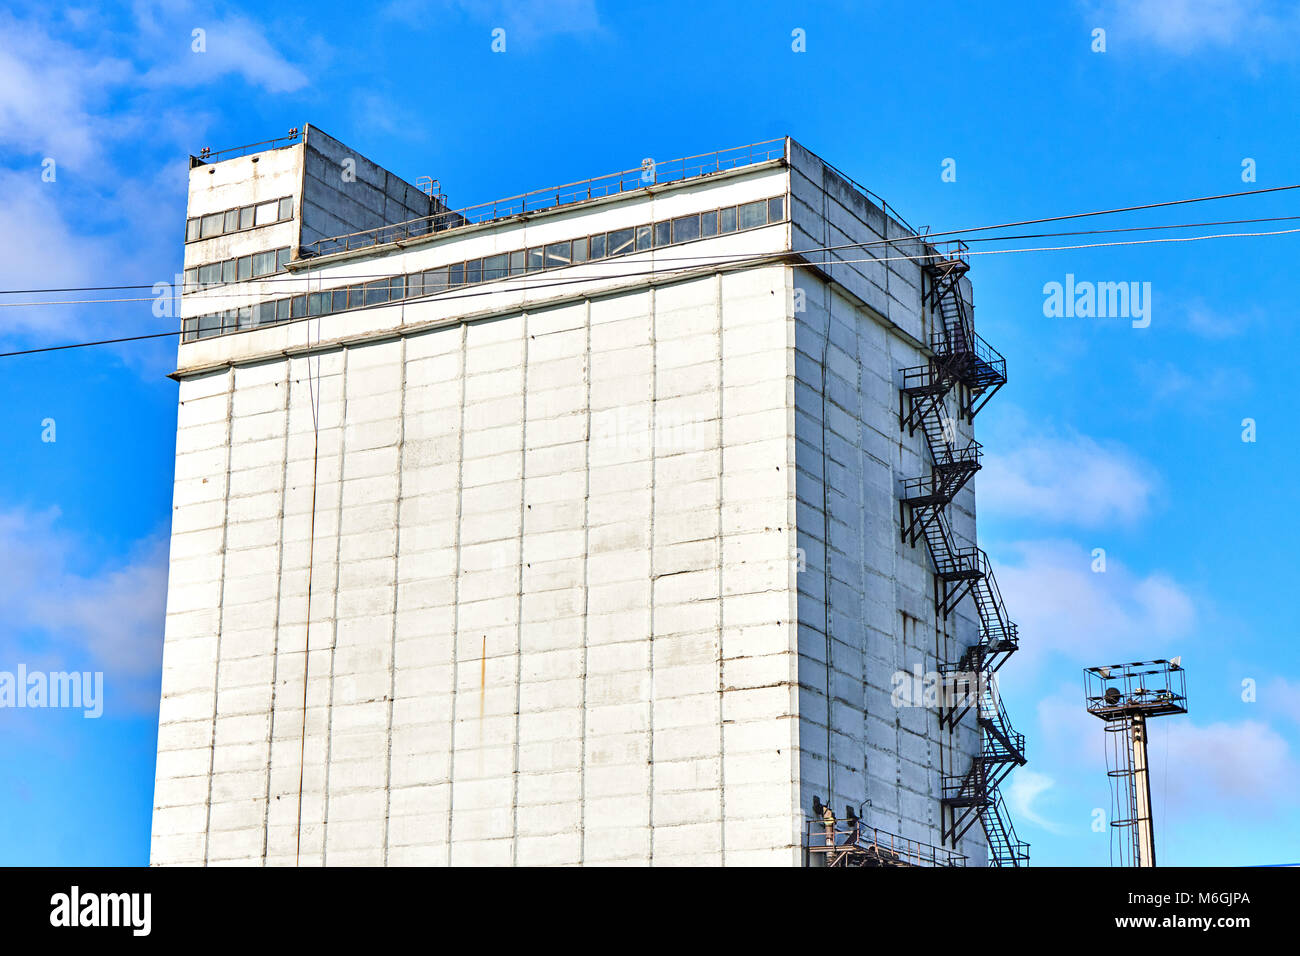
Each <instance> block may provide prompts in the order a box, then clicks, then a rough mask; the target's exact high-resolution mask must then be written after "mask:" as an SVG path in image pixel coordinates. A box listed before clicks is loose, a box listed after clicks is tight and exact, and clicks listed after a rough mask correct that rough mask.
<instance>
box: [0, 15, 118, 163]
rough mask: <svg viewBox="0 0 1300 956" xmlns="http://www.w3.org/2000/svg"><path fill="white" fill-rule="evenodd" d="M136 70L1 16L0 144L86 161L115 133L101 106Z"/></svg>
mask: <svg viewBox="0 0 1300 956" xmlns="http://www.w3.org/2000/svg"><path fill="white" fill-rule="evenodd" d="M132 72H133V71H132V68H131V66H130V64H129V63H127V62H125V61H123V60H119V59H115V58H111V57H95V56H87V55H85V54H84V53H83V52H82V51H80V50H78V49H76V48H75V47H72V46H69V45H68V44H66V43H63V42H61V41H59V40H56V39H54V38H52V37H51V36H50V35H49V34H48V33H47V32H46V31H44V30H42V29H41V28H40V27H38V26H36V25H34V24H32V23H28V22H24V21H20V20H17V19H15V18H13V17H12V16H3V17H0V144H3V145H4V146H5V149H6V151H12V152H13V153H16V154H18V155H30V156H35V157H37V158H44V157H46V156H50V157H53V158H54V159H55V160H56V161H58V162H59V163H61V164H68V165H70V166H71V165H79V164H81V163H84V162H85V161H87V160H88V159H89V158H90V157H92V156H93V155H95V153H96V152H97V149H98V144H99V141H100V140H101V138H102V137H104V136H107V135H109V134H110V133H111V130H110V124H109V123H108V121H107V120H105V119H103V118H102V117H100V116H98V115H97V113H96V110H97V107H98V106H99V105H100V104H101V103H102V100H103V97H104V95H105V93H106V92H107V91H108V90H110V89H112V88H113V87H115V86H118V85H120V84H122V83H125V82H127V81H128V80H129V79H130V78H131V76H132ZM39 172H40V168H39V166H37V167H35V173H34V175H38V174H39Z"/></svg>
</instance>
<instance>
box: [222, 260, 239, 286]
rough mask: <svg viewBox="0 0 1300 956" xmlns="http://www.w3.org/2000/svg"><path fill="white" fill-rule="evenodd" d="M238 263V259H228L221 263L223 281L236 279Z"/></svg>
mask: <svg viewBox="0 0 1300 956" xmlns="http://www.w3.org/2000/svg"><path fill="white" fill-rule="evenodd" d="M237 265H238V263H237V262H236V260H234V259H227V260H226V261H225V262H223V263H221V281H222V282H234V281H236V278H237V275H236V272H235V268H236V266H237Z"/></svg>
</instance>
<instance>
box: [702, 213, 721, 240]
mask: <svg viewBox="0 0 1300 956" xmlns="http://www.w3.org/2000/svg"><path fill="white" fill-rule="evenodd" d="M717 234H718V211H717V210H716V209H714V210H713V211H712V212H705V213H700V235H701V236H716V235H717Z"/></svg>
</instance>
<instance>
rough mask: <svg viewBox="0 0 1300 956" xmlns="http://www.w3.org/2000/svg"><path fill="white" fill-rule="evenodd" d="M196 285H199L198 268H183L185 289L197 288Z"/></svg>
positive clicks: (188, 290)
mask: <svg viewBox="0 0 1300 956" xmlns="http://www.w3.org/2000/svg"><path fill="white" fill-rule="evenodd" d="M198 285H199V270H198V269H186V270H185V291H186V292H190V291H192V290H194V289H197V288H198Z"/></svg>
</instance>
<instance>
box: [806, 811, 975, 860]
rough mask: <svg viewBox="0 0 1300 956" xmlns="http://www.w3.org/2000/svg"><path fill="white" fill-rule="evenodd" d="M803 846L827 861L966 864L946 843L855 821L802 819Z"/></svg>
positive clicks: (960, 854)
mask: <svg viewBox="0 0 1300 956" xmlns="http://www.w3.org/2000/svg"><path fill="white" fill-rule="evenodd" d="M804 847H805V848H806V849H807V850H808V852H809V854H820V855H822V856H824V857H826V862H827V865H830V866H837V865H844V864H845V863H848V864H849V865H861V864H866V865H882V866H965V865H966V856H965V855H964V854H962V853H958V852H957V851H956V850H951V849H948V848H947V847H941V846H934V845H933V844H930V843H923V842H921V841H920V840H909V839H906V838H905V837H901V836H898V835H897V834H894V833H889V832H888V831H885V830H881V829H878V828H877V827H869V826H867V825H866V824H865V823H862V822H861V821H858V822H856V823H851V822H848V821H836V823H835V825H834V826H833V827H828V826H827V825H826V824H825V823H822V822H820V821H817V820H805V821H804Z"/></svg>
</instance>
